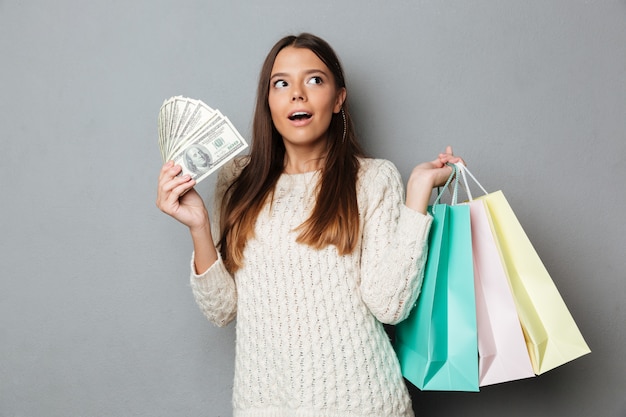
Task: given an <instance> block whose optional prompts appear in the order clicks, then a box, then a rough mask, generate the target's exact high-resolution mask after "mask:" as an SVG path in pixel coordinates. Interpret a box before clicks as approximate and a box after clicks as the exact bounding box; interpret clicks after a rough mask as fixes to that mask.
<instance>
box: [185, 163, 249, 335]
mask: <svg viewBox="0 0 626 417" xmlns="http://www.w3.org/2000/svg"><path fill="white" fill-rule="evenodd" d="M240 171H241V164H239V163H237V162H236V160H234V161H231V163H228V164H226V165H224V167H223V168H222V169H221V170H220V171H219V174H218V178H217V184H216V188H215V194H214V196H213V204H212V205H211V207H212V210H211V235H212V236H213V241H214V242H218V240H219V224H220V217H219V216H220V206H221V201H222V198H223V197H224V194H225V193H226V190H227V189H228V186H229V185H230V184H231V183H232V182H233V180H234V179H235V178H236V176H237V175H238V174H239V172H240ZM194 256H195V254H192V259H191V278H190V280H191V290H192V292H193V296H194V299H195V301H196V303H197V304H198V307H200V310H201V311H202V313H203V314H204V315H205V316H206V318H207V319H208V320H209V321H210V322H212V323H214V324H215V325H217V326H220V327H223V326H226V325H227V324H228V323H230V322H231V321H233V320H234V318H235V316H236V314H237V287H236V285H235V279H234V278H233V276H232V275H231V274H230V273H229V272H228V270H227V269H226V267H225V266H224V262H223V261H222V257H221V256H220V254H219V251H218V259H217V261H215V263H214V264H213V265H211V267H210V268H209V269H208V270H207V271H205V272H204V273H202V274H200V275H198V274H196V271H195V268H194Z"/></svg>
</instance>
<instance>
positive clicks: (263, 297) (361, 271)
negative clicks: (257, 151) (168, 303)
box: [191, 159, 431, 417]
mask: <svg viewBox="0 0 626 417" xmlns="http://www.w3.org/2000/svg"><path fill="white" fill-rule="evenodd" d="M237 173H238V170H237V169H236V168H235V165H234V164H228V165H226V166H225V168H224V169H222V170H221V172H220V175H219V178H218V184H217V190H216V194H215V198H216V200H217V201H218V203H219V200H220V199H221V196H223V194H224V192H225V189H226V186H227V185H228V184H229V183H230V182H231V181H232V180H233V178H235V176H236V175H237ZM317 179H318V174H317V172H309V173H305V174H296V175H287V174H283V175H282V176H281V177H280V179H279V180H278V183H277V185H276V192H275V195H274V200H273V203H272V204H271V207H270V205H269V204H268V205H266V207H265V209H264V210H262V212H261V213H260V215H259V218H258V220H257V223H256V228H255V237H254V238H253V239H251V240H249V241H248V243H247V245H246V248H245V252H244V255H245V265H244V266H243V267H242V268H241V269H239V270H238V271H237V272H236V274H235V276H234V277H232V276H231V275H229V273H228V272H227V271H226V269H225V268H224V265H223V263H222V261H221V259H220V260H218V261H217V262H216V263H215V264H214V265H213V266H212V267H211V268H209V270H208V271H206V272H205V273H204V274H202V275H196V274H195V273H194V269H193V260H192V274H191V286H192V289H193V294H194V297H195V299H196V301H197V303H198V305H199V306H200V309H201V310H202V311H203V313H204V314H205V315H206V316H207V318H208V319H209V320H210V321H212V322H213V323H215V324H217V325H219V326H224V325H226V324H227V323H229V322H230V321H231V320H233V319H234V318H235V316H237V330H236V333H237V339H236V340H237V341H236V360H235V380H234V386H233V409H234V411H233V415H234V416H236V417H250V416H254V417H382V416H384V417H395V416H412V415H413V411H412V409H411V401H410V398H409V395H408V391H407V389H406V386H405V384H404V381H403V379H402V376H401V373H400V367H399V364H398V361H397V358H396V356H395V354H394V351H393V349H392V346H391V344H390V341H389V338H388V337H387V334H386V333H385V331H384V328H383V326H382V324H381V322H383V323H396V322H398V321H401V320H403V319H404V318H406V316H407V315H408V313H409V310H410V308H411V306H412V305H413V304H414V302H415V300H416V298H417V295H418V293H419V289H420V286H421V282H422V277H423V267H424V264H425V260H426V254H427V252H426V250H427V248H426V242H427V236H428V231H429V228H430V223H431V218H430V217H429V216H424V215H422V214H420V213H418V212H415V211H412V210H411V209H409V208H407V207H406V206H405V205H404V204H403V201H404V190H403V186H402V182H401V179H400V175H399V173H398V171H397V169H396V168H395V166H394V165H393V164H392V163H391V162H389V161H385V160H376V159H363V160H361V168H360V172H359V179H358V186H357V193H358V206H359V216H360V225H361V237H360V241H359V243H358V245H357V247H356V250H355V251H354V252H353V253H352V254H350V255H344V256H340V255H339V254H338V253H337V250H336V248H335V247H334V246H330V247H327V248H324V249H321V250H316V249H313V248H311V247H309V246H306V245H302V244H298V243H296V236H297V232H295V231H294V229H295V228H296V227H297V226H298V225H300V224H301V223H302V222H303V221H304V220H305V219H306V218H307V217H308V215H309V214H310V211H311V209H312V207H313V203H314V196H313V191H314V188H315V181H317ZM217 215H218V213H214V214H213V216H212V218H211V221H212V223H213V224H214V225H215V224H218V223H219V219H218V217H217ZM214 232H215V230H214Z"/></svg>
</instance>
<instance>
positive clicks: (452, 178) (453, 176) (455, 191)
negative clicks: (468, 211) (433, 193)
mask: <svg viewBox="0 0 626 417" xmlns="http://www.w3.org/2000/svg"><path fill="white" fill-rule="evenodd" d="M446 165H448V166H449V167H451V168H452V172H451V173H450V176H449V177H448V180H447V181H446V183H445V185H444V186H443V190H441V191H440V192H439V194H438V195H437V198H436V199H435V202H434V203H433V204H432V210H434V207H435V205H437V204H438V203H439V200H441V196H443V193H444V192H445V191H446V188H448V186H449V185H450V184H451V183H452V182H453V181H454V185H453V188H452V191H451V193H452V202H451V205H453V206H454V205H456V203H457V200H458V191H459V177H458V175H457V172H458V170H459V168H458V166H457V165H456V164H450V163H447V164H446Z"/></svg>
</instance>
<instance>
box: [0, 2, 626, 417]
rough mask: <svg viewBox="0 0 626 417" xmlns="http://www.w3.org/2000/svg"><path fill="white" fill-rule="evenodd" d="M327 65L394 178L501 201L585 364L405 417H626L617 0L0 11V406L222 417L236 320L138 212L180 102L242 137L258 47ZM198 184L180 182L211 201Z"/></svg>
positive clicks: (73, 6) (623, 105) (172, 227)
mask: <svg viewBox="0 0 626 417" xmlns="http://www.w3.org/2000/svg"><path fill="white" fill-rule="evenodd" d="M300 31H311V32H313V33H316V34H318V35H321V36H322V37H324V38H326V39H327V40H328V41H329V42H330V43H331V44H332V45H333V46H334V48H335V49H336V50H337V52H338V53H339V55H340V56H341V58H342V61H343V63H344V66H345V68H346V72H347V76H348V83H349V84H348V88H349V96H350V100H351V102H352V105H353V109H354V113H355V118H356V122H357V125H358V129H359V133H360V136H361V138H362V140H363V143H364V144H365V146H366V148H367V150H368V151H369V153H370V154H372V155H374V156H377V157H383V158H387V159H390V160H392V161H393V162H395V163H396V165H397V166H398V168H399V169H400V171H401V172H402V174H403V176H404V177H405V178H406V177H407V176H408V174H409V172H410V170H411V168H412V167H413V166H414V165H415V164H416V163H418V162H421V161H424V160H430V159H432V158H433V157H434V156H435V155H436V154H437V153H438V152H440V151H441V150H443V148H444V147H445V145H446V144H452V145H454V149H455V151H456V153H458V154H460V155H462V156H464V158H465V159H466V160H467V161H468V162H469V164H470V167H471V168H472V171H473V172H474V174H476V175H477V176H478V178H479V179H480V180H481V182H482V183H483V185H485V186H486V187H487V188H488V189H490V190H496V189H503V190H504V191H505V194H506V195H507V197H508V199H509V201H510V203H511V205H512V206H513V207H514V210H515V212H516V214H517V216H518V218H519V219H520V221H521V222H522V224H523V225H524V227H525V229H526V231H527V233H528V235H529V236H530V238H531V241H533V243H534V244H535V246H536V249H537V250H538V252H539V253H540V255H541V257H542V259H543V261H544V263H545V264H546V266H547V268H548V270H549V271H550V272H551V274H552V276H553V279H554V281H555V282H556V284H557V287H558V288H559V289H560V291H561V293H562V296H563V298H564V299H565V301H566V303H567V305H568V306H569V308H570V310H571V312H572V315H573V316H574V318H575V320H576V321H577V323H578V324H579V326H580V329H581V331H582V333H583V334H584V336H585V338H586V340H587V341H588V343H589V345H590V347H591V349H592V350H593V353H592V354H591V355H587V356H585V357H583V358H581V359H578V360H576V361H573V362H571V363H569V364H567V365H565V366H562V367H559V368H557V369H555V370H553V371H550V372H548V373H546V374H544V375H542V376H540V377H538V378H533V379H531V380H524V381H517V382H511V383H507V384H501V385H497V386H493V387H487V388H485V389H483V390H482V392H481V393H479V394H469V393H433V392H417V391H413V392H412V394H413V398H414V401H415V407H416V409H417V410H420V411H421V415H422V416H461V415H462V416H503V415H506V416H525V417H526V416H563V415H568V416H620V417H624V416H626V400H625V399H624V394H625V392H626V389H625V388H626V365H625V362H624V360H623V357H624V342H625V337H624V334H625V332H624V322H625V319H626V309H625V308H624V307H623V306H624V299H625V298H626V297H625V296H626V283H625V280H624V270H625V268H626V263H625V259H626V256H625V250H624V248H625V247H626V241H625V237H624V236H625V235H626V230H625V227H624V216H623V215H622V214H621V213H622V210H623V208H624V207H625V206H626V199H625V198H624V185H623V184H624V178H625V176H626V169H625V168H624V157H625V156H626V149H625V145H624V143H625V139H626V138H625V135H626V2H625V1H623V0H620V1H597V2H590V1H581V0H553V1H543V0H542V1H539V0H531V1H518V0H509V1H471V2H470V1H465V0H457V1H448V2H441V1H435V0H433V1H430V0H429V1H426V0H424V1H419V0H411V1H401V0H398V1H390V2H383V1H373V0H368V1H363V0H349V1H348V0H346V1H342V2H338V1H328V0H319V1H316V2H294V1H281V0H265V1H263V2H247V3H246V2H241V1H229V2H227V1H216V0H214V1H200V0H177V1H175V2H174V1H164V0H158V1H157V0H150V1H148V0H137V1H120V0H107V1H103V0H98V1H91V2H80V1H68V0H55V1H43V0H33V1H28V2H19V1H16V0H0V59H1V62H2V64H1V65H0V97H1V100H0V127H1V132H2V133H1V138H2V155H3V158H2V159H3V162H2V163H1V164H0V178H1V180H0V186H1V187H2V188H1V189H0V195H1V198H2V204H1V206H0V210H1V212H0V213H1V216H0V227H1V231H0V236H1V237H0V239H1V240H0V254H1V255H0V256H1V258H0V274H1V277H2V279H1V287H0V416H2V417H8V416H29V417H34V416H51V417H52V416H64V417H67V416H93V417H96V416H229V415H230V414H231V411H230V396H231V380H232V373H233V342H234V327H233V326H232V325H231V326H229V327H228V328H226V329H217V328H215V327H213V326H212V325H210V324H209V323H208V322H206V321H205V320H204V318H203V317H202V315H201V314H200V312H199V310H198V309H197V308H196V306H195V304H194V302H193V300H192V297H191V292H190V289H189V285H188V283H187V279H188V268H189V266H188V262H189V253H190V249H191V246H190V241H189V238H188V236H187V232H186V231H185V230H184V227H182V226H180V225H179V224H177V223H176V222H175V221H174V220H172V219H170V218H168V217H167V216H165V215H163V214H161V213H160V212H159V211H158V210H157V208H156V207H155V205H154V201H155V196H156V195H155V189H156V178H157V175H158V170H159V167H160V165H161V161H160V155H159V151H158V148H157V143H156V137H157V134H156V114H157V112H158V109H159V106H160V105H161V103H162V101H163V100H164V99H165V98H167V97H170V96H172V95H177V94H182V95H188V96H192V97H196V98H201V99H203V100H205V101H206V102H207V103H209V104H210V105H212V106H214V107H218V108H219V109H221V110H222V111H223V112H224V113H225V114H227V115H228V116H229V117H230V118H231V119H232V121H233V122H234V123H235V124H236V125H237V126H238V127H239V129H240V131H242V133H244V134H245V135H248V133H249V130H250V120H251V115H252V110H253V101H254V94H255V89H256V82H257V75H258V71H259V69H260V65H261V61H262V59H263V58H264V56H265V54H266V53H267V51H268V50H269V48H270V47H271V46H272V45H273V43H274V42H275V41H276V40H278V39H279V38H280V37H282V36H283V35H285V34H288V33H292V32H300ZM210 185H211V184H210V182H207V183H206V184H202V185H201V186H200V188H201V191H202V192H204V193H207V194H209V193H210V190H211V187H210Z"/></svg>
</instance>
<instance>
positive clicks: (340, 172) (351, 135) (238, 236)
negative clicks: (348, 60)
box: [218, 33, 364, 272]
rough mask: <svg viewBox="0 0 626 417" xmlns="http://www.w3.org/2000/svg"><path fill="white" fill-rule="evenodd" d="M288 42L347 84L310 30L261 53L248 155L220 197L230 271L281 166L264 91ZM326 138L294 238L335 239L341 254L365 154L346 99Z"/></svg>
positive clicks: (354, 221) (349, 236) (354, 234)
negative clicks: (307, 209) (306, 212)
mask: <svg viewBox="0 0 626 417" xmlns="http://www.w3.org/2000/svg"><path fill="white" fill-rule="evenodd" d="M288 46H290V47H295V48H306V49H309V50H310V51H312V52H313V53H315V55H317V56H318V58H320V60H321V61H322V62H323V63H324V64H325V65H326V66H327V67H328V69H329V70H330V71H331V72H332V74H333V77H334V80H335V86H336V88H337V89H341V88H345V87H346V83H345V79H344V73H343V69H342V68H341V64H340V62H339V59H338V57H337V55H336V54H335V52H334V51H333V49H332V48H331V46H330V45H329V44H328V43H327V42H326V41H324V40H323V39H321V38H319V37H317V36H314V35H311V34H309V33H302V34H300V35H298V36H293V35H292V36H286V37H284V38H283V39H281V40H279V41H278V42H277V43H276V44H275V45H274V47H273V48H272V49H271V50H270V52H269V54H268V55H267V57H266V58H265V62H264V63H263V66H262V68H261V73H260V76H259V85H258V90H257V99H256V108H255V113H254V120H253V125H252V146H251V151H250V155H249V156H248V161H247V164H246V166H245V167H244V168H243V170H242V171H241V174H240V175H239V176H238V177H237V179H236V180H235V181H234V182H233V183H232V185H231V186H230V187H229V188H228V190H227V192H226V194H225V196H224V199H223V200H222V207H221V213H222V215H221V217H220V230H221V237H220V241H219V245H218V246H219V250H220V254H221V255H222V259H223V260H224V263H225V265H226V268H227V269H228V270H229V271H231V272H235V271H236V270H237V269H239V268H240V267H241V266H242V265H243V250H244V247H245V245H246V242H247V241H248V239H250V238H251V237H253V235H254V225H255V223H256V219H257V216H258V214H259V212H260V211H261V209H262V208H263V206H264V205H265V203H266V202H267V201H268V200H271V198H272V196H273V191H274V188H275V185H276V182H277V181H278V178H279V177H280V175H281V174H282V172H283V169H284V160H285V145H284V143H283V139H282V137H281V135H280V133H279V132H278V131H277V130H276V128H275V127H274V123H273V122H272V117H271V113H270V107H269V103H268V96H269V88H270V77H271V71H272V68H273V66H274V61H275V59H276V56H277V55H278V53H279V52H280V51H281V50H283V49H284V48H286V47H288ZM342 113H343V114H342ZM344 117H345V122H344ZM344 129H345V135H344ZM327 143H328V145H327V146H328V148H327V153H326V156H325V161H324V165H323V168H322V170H321V179H320V183H319V184H318V188H317V198H316V203H315V207H314V209H313V211H312V213H311V216H310V217H309V218H308V219H307V220H306V221H305V222H304V223H302V225H300V226H299V228H298V230H299V231H300V234H299V235H298V238H297V241H298V242H299V243H304V244H307V245H310V246H312V247H314V248H317V249H320V248H323V247H325V246H328V245H335V246H336V247H337V250H338V252H339V253H340V254H342V255H344V254H348V253H351V252H352V251H353V250H354V248H355V246H356V244H357V241H358V237H359V212H358V205H357V196H356V181H357V175H358V170H359V157H362V156H363V155H364V154H363V151H362V149H361V147H360V145H359V144H358V142H357V140H356V134H355V132H354V127H353V124H352V118H351V117H350V111H349V108H348V103H347V100H346V101H344V103H343V107H342V111H341V112H339V113H336V114H333V116H332V119H331V122H330V126H329V127H328V141H327Z"/></svg>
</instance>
